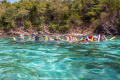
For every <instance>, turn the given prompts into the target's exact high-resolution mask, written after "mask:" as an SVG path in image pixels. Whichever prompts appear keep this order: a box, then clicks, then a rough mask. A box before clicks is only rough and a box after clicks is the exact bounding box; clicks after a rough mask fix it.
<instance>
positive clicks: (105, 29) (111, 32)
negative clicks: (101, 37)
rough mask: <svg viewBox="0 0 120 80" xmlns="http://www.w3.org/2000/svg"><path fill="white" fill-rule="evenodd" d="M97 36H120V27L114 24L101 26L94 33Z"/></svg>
mask: <svg viewBox="0 0 120 80" xmlns="http://www.w3.org/2000/svg"><path fill="white" fill-rule="evenodd" d="M94 33H97V34H100V33H102V34H105V35H107V36H116V35H120V27H119V26H115V25H113V24H100V25H99V27H98V28H97V29H96V30H95V31H94Z"/></svg>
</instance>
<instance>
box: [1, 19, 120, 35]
mask: <svg viewBox="0 0 120 80" xmlns="http://www.w3.org/2000/svg"><path fill="white" fill-rule="evenodd" d="M98 26H99V27H98V28H97V29H95V30H94V29H92V28H93V26H91V25H90V26H89V27H88V28H87V29H85V28H84V25H81V26H78V27H71V28H70V30H68V31H66V32H62V33H60V32H58V31H50V30H49V29H48V25H45V24H44V25H43V29H42V30H41V31H38V30H37V29H36V27H33V28H29V29H25V28H24V26H22V25H20V24H17V27H15V28H14V29H11V30H0V37H18V36H19V34H24V35H25V36H31V34H33V33H34V34H36V33H38V34H39V36H43V35H52V36H54V35H56V34H59V35H60V36H63V35H72V36H83V35H84V34H85V35H88V36H90V35H97V34H100V33H102V34H104V35H106V36H120V28H119V26H116V25H115V24H114V23H112V22H110V21H108V22H107V23H104V24H100V25H98Z"/></svg>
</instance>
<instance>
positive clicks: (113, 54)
mask: <svg viewBox="0 0 120 80" xmlns="http://www.w3.org/2000/svg"><path fill="white" fill-rule="evenodd" d="M11 39H12V38H2V39H1V40H0V80H18V79H19V80H39V79H42V80H44V79H46V80H47V79H51V80H56V79H60V80H92V79H94V80H120V58H119V57H120V40H119V39H120V38H119V37H118V38H116V41H108V42H99V43H87V44H86V43H68V42H60V43H58V42H31V41H29V42H14V41H12V40H11Z"/></svg>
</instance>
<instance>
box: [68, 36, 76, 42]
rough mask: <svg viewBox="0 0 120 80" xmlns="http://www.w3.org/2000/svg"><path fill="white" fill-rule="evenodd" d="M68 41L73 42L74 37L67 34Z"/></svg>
mask: <svg viewBox="0 0 120 80" xmlns="http://www.w3.org/2000/svg"><path fill="white" fill-rule="evenodd" d="M69 42H70V43H72V42H75V39H74V37H72V36H71V35H69Z"/></svg>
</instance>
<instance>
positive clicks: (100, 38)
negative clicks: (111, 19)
mask: <svg viewBox="0 0 120 80" xmlns="http://www.w3.org/2000/svg"><path fill="white" fill-rule="evenodd" d="M104 39H105V40H106V41H107V38H106V37H105V35H103V34H100V35H98V41H103V40H104Z"/></svg>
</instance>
